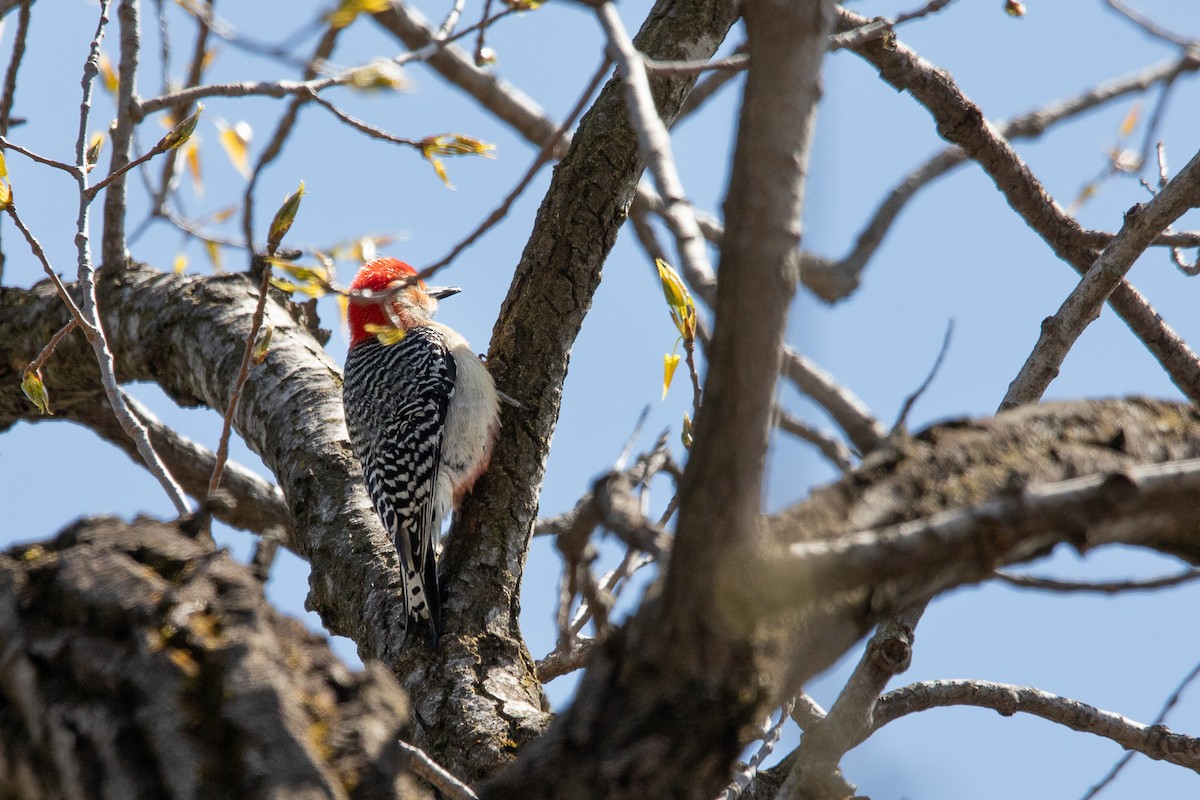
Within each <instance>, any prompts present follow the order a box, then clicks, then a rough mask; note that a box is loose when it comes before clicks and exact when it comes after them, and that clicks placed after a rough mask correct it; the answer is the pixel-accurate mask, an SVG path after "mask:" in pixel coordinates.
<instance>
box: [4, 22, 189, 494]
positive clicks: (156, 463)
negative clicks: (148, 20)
mask: <svg viewBox="0 0 1200 800" xmlns="http://www.w3.org/2000/svg"><path fill="white" fill-rule="evenodd" d="M109 5H110V0H100V19H99V22H98V23H97V25H96V33H95V35H94V36H93V37H92V42H91V47H90V50H89V52H88V58H87V61H86V62H85V64H84V69H83V80H82V81H81V84H82V88H83V101H82V102H81V103H80V112H79V132H78V135H77V137H76V140H75V166H76V169H75V173H74V174H75V180H76V181H77V183H78V185H79V214H78V217H77V218H76V229H75V243H76V249H77V253H78V256H77V258H78V281H79V290H80V294H81V295H82V298H83V302H82V304H81V305H80V306H79V312H80V313H81V314H82V317H83V319H84V321H85V324H81V326H80V327H81V329H82V330H83V333H84V335H85V336H86V337H87V340H88V343H89V344H90V345H91V346H92V351H93V352H94V353H95V355H96V363H97V366H98V367H99V369H100V383H101V385H102V386H103V387H104V393H105V395H106V396H107V397H108V403H109V405H110V406H112V410H113V413H114V414H115V415H116V417H117V419H118V420H119V421H120V423H121V428H122V429H123V430H124V431H125V433H126V434H127V435H128V436H129V437H130V438H131V439H133V440H134V442H136V443H137V449H138V452H139V453H140V454H141V456H142V460H143V461H144V462H145V464H146V468H147V469H148V470H149V471H150V474H151V475H153V476H154V477H155V478H156V479H157V480H158V482H159V484H160V485H161V486H162V487H163V489H164V490H165V491H166V493H167V496H168V497H169V498H170V499H171V502H172V504H173V505H174V506H175V510H176V511H177V512H178V513H179V514H181V515H182V514H187V513H189V511H190V507H189V504H188V500H187V495H186V494H185V493H184V491H183V489H182V487H180V485H179V483H178V482H177V481H176V480H175V479H174V478H173V477H172V476H171V473H170V471H169V470H168V469H167V467H166V465H165V464H164V463H163V461H162V459H161V458H159V456H158V453H156V452H155V450H154V445H153V444H152V443H151V441H150V434H149V433H148V432H147V430H146V428H145V426H144V425H142V424H141V422H139V421H138V419H137V418H136V417H135V416H134V415H133V413H132V412H130V410H129V407H128V406H127V405H126V404H125V397H124V394H123V393H122V392H121V388H120V386H119V385H118V383H117V377H116V364H115V359H114V358H113V354H112V351H111V350H110V349H109V347H108V340H107V339H106V338H105V336H104V329H103V327H102V325H101V322H100V309H99V306H98V303H97V295H96V271H95V268H94V266H93V264H92V251H91V237H90V236H89V234H88V230H89V214H90V207H91V199H90V198H89V197H88V195H87V190H88V184H87V177H88V174H87V155H86V152H87V128H88V116H89V112H90V110H91V104H92V93H93V91H94V89H95V83H96V76H97V75H98V74H99V72H100V69H99V59H100V43H101V41H102V40H103V39H104V29H105V26H106V25H107V23H108V10H109ZM131 5H132V4H131V2H129V1H128V0H126V2H123V3H122V5H121V14H122V29H121V50H122V67H123V70H122V81H126V80H129V81H130V82H132V75H133V69H134V67H135V66H136V61H137V54H136V52H132V51H135V50H136V45H137V42H136V30H132V29H130V26H136V23H137V10H136V9H135V8H131V7H130V6H131ZM131 39H132V43H131V41H130V40H131ZM122 92H123V93H124V92H129V94H128V95H126V94H123V95H122V96H126V97H131V96H132V94H131V92H132V90H131V89H128V88H127V87H125V86H123V87H122ZM120 110H122V111H125V110H127V108H126V107H125V106H120ZM117 130H118V131H120V130H121V126H120V124H118V127H117ZM116 138H117V137H116V136H115V135H114V145H115V144H116V141H115V140H116ZM113 164H114V165H115V166H116V168H117V169H119V168H120V166H121V165H123V159H122V158H121V157H120V156H119V154H117V153H114V154H113ZM109 199H110V200H111V199H112V193H110V194H109ZM9 212H10V216H11V217H12V218H13V220H14V222H15V221H16V220H17V219H18V217H17V215H16V212H15V210H14V209H13V208H12V207H11V206H10V207H9ZM105 212H106V215H107V214H109V213H114V212H119V213H121V214H124V202H123V200H122V201H120V202H117V203H115V204H114V203H112V202H110V203H108V204H106V207H105ZM21 227H22V229H23V232H24V233H25V235H26V239H27V240H29V241H30V242H31V245H32V243H33V242H34V241H35V240H34V239H33V237H32V234H30V233H29V232H28V230H27V229H24V226H21ZM110 233H112V234H113V235H114V236H115V237H116V239H115V240H114V241H117V243H118V244H119V246H120V248H121V251H122V253H123V252H124V234H123V233H122V232H121V229H119V228H114V229H113V230H112V231H108V230H106V238H105V241H106V246H105V249H106V250H107V249H108V244H109V240H108V235H109V234H110ZM39 249H40V248H39ZM43 265H44V266H45V267H46V269H47V270H48V271H50V272H52V271H53V270H50V268H49V263H48V262H46V261H45V260H43ZM57 283H58V284H59V285H61V282H57ZM60 293H61V294H66V292H65V289H63V290H60ZM73 307H74V303H68V308H72V309H73ZM72 313H74V310H73V311H72Z"/></svg>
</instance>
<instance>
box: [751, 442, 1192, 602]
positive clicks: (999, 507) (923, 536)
mask: <svg viewBox="0 0 1200 800" xmlns="http://www.w3.org/2000/svg"><path fill="white" fill-rule="evenodd" d="M1197 508H1200V459H1192V460H1187V461H1176V462H1169V463H1166V464H1153V465H1144V466H1137V467H1130V468H1129V469H1127V470H1123V471H1119V472H1112V473H1109V474H1108V475H1094V476H1090V477H1087V478H1080V479H1077V480H1067V481H1062V482H1060V483H1051V484H1046V485H1042V486H1036V487H1033V488H1031V489H1027V490H1024V491H1022V492H1019V493H1014V494H1011V495H1008V496H1001V497H997V498H995V499H992V500H988V501H985V502H983V503H980V504H979V505H976V506H972V507H969V508H964V509H961V510H958V511H947V512H945V513H943V514H939V515H938V516H936V517H932V518H928V519H922V520H916V521H913V522H907V523H903V524H900V525H896V526H890V527H886V528H882V529H878V530H873V531H866V532H862V533H855V534H850V535H848V536H843V537H840V538H838V539H836V540H829V541H815V542H800V543H796V544H793V545H791V546H790V548H789V551H788V557H787V558H785V559H781V560H776V561H774V562H773V564H774V566H772V567H768V569H770V570H774V569H778V572H774V571H772V572H771V573H770V574H769V575H768V574H766V573H764V575H763V580H762V584H763V586H764V590H763V592H762V597H763V599H764V602H766V603H767V604H768V605H771V604H774V603H785V604H788V605H791V604H796V605H799V606H800V607H805V606H808V605H810V604H811V603H812V602H813V601H814V600H815V598H818V597H820V598H822V602H825V603H829V602H832V601H834V600H835V599H836V598H842V599H846V598H849V597H851V596H861V595H862V593H863V592H865V591H870V593H871V596H872V602H873V603H877V604H880V605H881V606H883V605H892V604H897V603H904V602H906V601H908V602H916V601H919V600H920V599H922V598H927V597H931V596H933V594H936V593H938V592H940V591H944V590H945V589H946V588H948V587H950V586H954V585H958V584H960V583H964V582H976V581H980V580H984V579H985V578H987V577H989V576H990V574H991V571H992V565H996V564H1005V563H1013V562H1016V561H1021V560H1023V559H1026V558H1029V557H1031V556H1033V555H1034V554H1036V553H1039V552H1041V551H1043V550H1044V549H1045V548H1046V547H1048V546H1050V545H1052V544H1054V543H1057V542H1059V541H1063V540H1065V539H1067V538H1068V537H1071V538H1072V540H1073V541H1075V542H1077V543H1078V544H1079V546H1081V547H1082V546H1087V547H1094V546H1097V545H1100V544H1106V543H1114V542H1120V543H1124V544H1147V543H1151V542H1158V543H1159V545H1158V546H1161V543H1162V542H1163V541H1172V542H1175V543H1177V546H1180V547H1182V546H1183V538H1182V536H1183V531H1184V530H1185V529H1186V528H1187V526H1188V525H1189V524H1190V523H1189V522H1187V520H1191V519H1194V516H1192V515H1194V514H1195V513H1196V510H1197ZM1149 517H1152V518H1153V520H1152V521H1149V520H1148V518H1149ZM950 553H959V554H961V555H960V557H959V558H957V559H952V558H948V555H947V554H950ZM918 575H920V576H921V579H920V580H919V581H918V583H919V584H920V589H917V588H916V583H912V584H910V585H907V586H906V585H905V584H906V583H907V582H908V581H910V580H912V579H915V578H916V576H918ZM901 576H908V577H907V578H902V577H901ZM913 590H916V591H917V594H913ZM768 598H772V599H768ZM785 598H786V599H785Z"/></svg>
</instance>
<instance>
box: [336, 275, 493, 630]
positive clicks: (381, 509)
mask: <svg viewBox="0 0 1200 800" xmlns="http://www.w3.org/2000/svg"><path fill="white" fill-rule="evenodd" d="M415 275H416V271H415V270H414V269H413V268H412V267H410V266H409V265H408V264H405V263H404V262H403V261H398V260H397V259H394V258H379V259H376V260H374V261H371V262H368V263H367V264H365V265H364V266H363V267H362V269H360V270H359V272H358V274H357V275H356V276H355V277H354V280H353V281H352V282H351V284H350V289H351V290H364V289H365V290H370V292H371V293H372V294H375V295H379V294H380V293H384V294H386V293H389V292H391V293H392V294H391V296H390V297H389V298H387V299H386V300H384V301H382V302H379V301H378V297H377V302H373V303H372V302H369V299H367V298H359V299H358V300H357V301H356V300H354V299H352V301H351V303H350V307H349V310H348V314H347V316H348V317H349V322H350V353H349V355H348V356H347V357H346V369H345V371H344V382H343V384H342V401H343V403H344V405H345V407H346V427H347V428H349V431H350V444H351V445H352V446H353V448H354V453H355V455H357V456H358V460H359V461H360V462H361V463H362V470H363V479H364V481H365V482H366V485H367V493H368V494H369V495H370V496H371V501H372V502H373V503H374V505H375V511H376V512H377V513H378V514H379V518H380V519H381V520H382V521H383V526H384V528H386V529H387V531H388V533H389V534H391V537H392V541H393V543H395V545H396V552H397V554H398V555H399V558H400V573H401V575H403V576H404V611H405V616H406V620H405V635H406V636H407V632H408V625H409V623H410V621H411V620H412V619H413V618H416V619H417V620H426V621H428V623H429V628H430V638H431V641H432V643H433V645H434V646H435V647H436V646H437V640H438V636H439V635H440V634H441V630H442V616H441V611H442V597H441V594H440V590H439V588H438V576H437V549H438V548H437V541H438V537H439V535H440V533H441V526H442V520H443V519H444V518H445V517H446V515H447V514H448V513H449V512H450V511H452V510H454V509H456V508H457V507H458V503H459V501H460V500H461V499H462V497H463V495H464V494H466V493H467V491H469V490H470V488H471V486H472V485H473V484H474V483H475V480H476V479H477V478H478V477H479V476H480V474H482V473H483V471H484V470H485V469H486V468H487V464H488V459H489V458H490V456H491V452H492V445H493V444H494V442H495V438H496V430H497V428H498V426H499V402H498V396H497V394H496V387H495V384H494V382H493V381H492V376H491V375H490V374H489V373H488V371H487V368H486V367H484V365H483V363H482V362H480V360H479V358H478V357H477V356H476V355H475V354H474V353H473V352H472V351H471V347H470V345H468V344H467V340H466V339H464V338H463V337H462V336H461V335H460V334H459V333H457V332H456V331H454V330H453V329H451V328H449V327H447V326H446V325H443V324H441V323H440V322H435V321H434V320H433V315H434V313H435V312H436V311H437V301H438V300H440V299H442V298H445V297H449V296H450V295H453V294H457V293H458V292H459V291H460V290H459V289H458V288H457V287H446V288H440V287H439V288H434V287H427V286H426V285H425V283H424V282H423V281H420V280H417V279H416V278H415V277H414V276H415ZM384 303H386V304H387V305H388V306H389V309H388V310H385V309H384ZM368 326H372V328H371V329H368ZM373 326H379V327H378V328H375V327H373ZM389 328H396V329H398V331H399V332H400V333H401V334H402V336H403V338H401V339H400V340H399V341H395V342H394V343H389V344H385V343H384V342H383V341H381V340H380V337H377V336H376V335H375V333H376V332H378V331H380V330H387V329H389Z"/></svg>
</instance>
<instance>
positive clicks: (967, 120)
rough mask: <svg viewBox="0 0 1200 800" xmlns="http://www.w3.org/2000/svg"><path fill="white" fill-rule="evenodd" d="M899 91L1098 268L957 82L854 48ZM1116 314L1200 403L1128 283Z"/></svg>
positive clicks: (1063, 249) (1026, 214)
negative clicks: (905, 93) (921, 106)
mask: <svg viewBox="0 0 1200 800" xmlns="http://www.w3.org/2000/svg"><path fill="white" fill-rule="evenodd" d="M839 14H840V18H839V25H840V26H842V27H843V28H851V27H856V26H858V25H861V24H863V22H864V21H865V20H864V18H863V17H862V16H860V15H858V14H854V13H853V12H850V11H847V10H846V9H844V8H843V9H841V10H840V11H839ZM855 52H856V53H857V54H858V55H860V56H862V57H863V58H865V59H866V60H868V61H869V62H871V64H872V65H874V66H875V67H876V68H877V69H878V70H879V72H880V75H881V76H882V77H883V79H884V80H886V81H887V82H888V83H889V84H891V85H892V86H894V87H896V88H897V89H901V90H907V91H908V92H909V93H910V94H911V95H912V96H913V97H914V98H915V99H916V100H917V101H918V102H920V103H921V104H922V105H923V106H925V108H926V109H927V110H928V111H929V112H930V113H931V114H932V115H933V117H934V119H935V120H936V121H937V123H938V133H939V134H940V135H942V136H943V137H944V138H945V139H946V140H947V141H949V142H951V143H953V144H956V145H958V146H959V147H961V148H962V149H963V151H964V152H966V153H967V154H968V155H969V156H970V157H971V158H972V159H973V160H975V161H976V162H977V163H978V164H979V165H980V166H981V167H982V168H983V169H984V170H985V171H986V172H987V173H988V175H989V176H990V177H991V178H992V180H993V181H994V182H995V183H996V187H997V188H998V189H999V190H1000V191H1001V193H1002V194H1003V195H1004V198H1005V200H1006V201H1007V202H1008V204H1009V206H1011V207H1012V209H1013V210H1014V211H1016V212H1017V214H1019V215H1020V216H1021V218H1022V219H1023V220H1024V221H1025V222H1026V223H1027V224H1028V225H1029V226H1030V227H1031V228H1032V229H1033V230H1034V231H1036V232H1037V233H1038V235H1039V236H1041V237H1042V238H1043V239H1044V240H1045V242H1046V243H1047V244H1048V245H1049V246H1050V247H1051V249H1053V251H1054V252H1055V254H1057V255H1058V256H1059V257H1060V258H1061V259H1063V260H1064V261H1066V262H1067V263H1068V264H1070V265H1071V266H1072V267H1074V268H1075V269H1076V270H1077V271H1079V272H1080V273H1084V272H1086V271H1087V270H1088V269H1090V268H1091V266H1092V264H1093V262H1095V260H1096V257H1097V255H1098V254H1097V253H1096V251H1095V250H1094V249H1093V248H1092V247H1091V246H1090V245H1089V244H1087V243H1086V237H1085V236H1084V235H1083V231H1082V229H1081V228H1080V226H1079V223H1077V222H1076V221H1075V220H1074V219H1073V218H1072V217H1070V216H1069V215H1067V214H1066V213H1064V212H1063V210H1062V209H1061V208H1060V207H1059V206H1058V204H1057V203H1055V202H1054V200H1053V199H1052V198H1051V197H1050V195H1049V194H1048V193H1047V192H1046V190H1045V188H1044V187H1043V186H1042V185H1041V183H1039V182H1038V180H1037V178H1035V177H1034V175H1033V173H1032V172H1030V170H1029V168H1028V167H1027V166H1026V165H1025V163H1024V162H1023V161H1022V160H1021V159H1020V157H1018V156H1017V154H1016V153H1015V152H1014V151H1013V149H1012V147H1011V146H1010V145H1009V143H1008V142H1007V141H1006V140H1005V139H1004V138H1003V137H1001V136H1000V135H999V134H998V133H997V132H996V130H995V128H993V127H992V126H991V125H989V124H988V122H987V120H986V119H985V118H984V116H983V112H982V111H980V109H979V108H978V106H976V105H975V104H974V103H972V102H971V101H970V100H969V99H968V98H967V97H966V95H964V94H963V93H962V92H961V91H960V90H959V88H958V87H957V86H956V85H955V84H954V83H953V81H952V80H950V78H949V76H948V74H947V73H946V72H945V71H943V70H939V69H937V68H936V67H934V66H933V65H932V64H930V63H928V62H926V61H925V60H924V59H922V58H920V57H919V56H918V55H917V54H916V53H914V52H913V51H912V50H910V49H909V48H908V47H906V46H905V45H903V44H902V43H900V42H898V41H897V42H893V43H891V44H890V45H889V46H887V47H884V46H882V45H881V44H879V43H878V42H871V43H868V44H866V45H863V46H862V47H858V48H855ZM1109 302H1110V303H1111V305H1112V307H1113V308H1114V310H1116V312H1117V313H1118V314H1119V315H1120V317H1121V318H1122V319H1123V320H1124V321H1125V322H1126V324H1128V325H1129V327H1130V328H1131V329H1132V330H1133V331H1134V333H1135V334H1136V335H1137V336H1138V337H1139V338H1140V339H1141V340H1142V342H1143V343H1144V344H1145V345H1146V347H1147V348H1148V349H1149V350H1150V352H1151V353H1152V354H1153V355H1154V357H1155V358H1156V359H1158V361H1159V363H1160V364H1162V366H1163V369H1164V370H1165V371H1166V372H1167V374H1168V375H1169V376H1170V377H1171V380H1172V381H1173V382H1174V383H1175V385H1176V386H1178V387H1179V388H1180V390H1181V391H1183V393H1184V394H1185V395H1187V396H1188V397H1189V398H1191V399H1192V400H1193V401H1196V402H1200V359H1198V358H1197V357H1196V355H1195V353H1193V352H1192V350H1191V349H1190V348H1189V347H1188V346H1187V344H1186V343H1185V342H1184V341H1183V340H1182V339H1181V338H1180V337H1179V335H1178V334H1177V333H1175V331H1174V330H1172V329H1171V328H1170V327H1169V326H1168V325H1167V324H1166V323H1165V322H1164V321H1163V320H1162V318H1161V317H1160V316H1159V315H1158V314H1157V312H1155V310H1154V309H1153V308H1152V307H1151V306H1150V304H1149V303H1147V302H1146V300H1145V298H1143V297H1142V296H1141V295H1140V294H1138V292H1137V291H1136V290H1135V289H1134V288H1133V287H1132V286H1130V285H1129V284H1128V283H1126V282H1124V281H1121V282H1119V283H1118V285H1117V287H1116V289H1114V290H1113V292H1112V295H1111V297H1110V299H1109Z"/></svg>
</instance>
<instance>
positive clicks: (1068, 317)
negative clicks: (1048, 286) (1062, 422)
mask: <svg viewBox="0 0 1200 800" xmlns="http://www.w3.org/2000/svg"><path fill="white" fill-rule="evenodd" d="M1197 205H1200V153H1197V154H1196V155H1195V156H1193V157H1192V160H1191V161H1189V162H1188V163H1187V166H1185V167H1184V168H1183V170H1182V171H1181V172H1180V173H1179V174H1178V175H1176V176H1175V177H1174V178H1172V179H1171V181H1170V182H1168V183H1167V185H1166V186H1164V187H1163V188H1162V190H1161V191H1159V192H1158V194H1156V195H1155V196H1154V199H1153V200H1151V201H1150V202H1149V203H1146V204H1145V205H1135V206H1134V207H1133V208H1131V209H1129V210H1128V211H1126V212H1125V224H1124V225H1122V226H1121V230H1120V231H1118V232H1117V235H1116V236H1115V237H1113V240H1112V241H1111V242H1109V243H1108V246H1107V247H1105V248H1104V250H1103V251H1101V253H1100V255H1099V256H1098V257H1097V258H1096V261H1095V263H1094V264H1092V266H1091V268H1090V269H1089V270H1088V271H1087V274H1085V275H1084V277H1083V280H1081V281H1080V282H1079V283H1078V284H1077V285H1076V286H1075V288H1074V289H1073V290H1072V291H1071V293H1070V294H1069V295H1068V296H1067V299H1066V300H1064V301H1063V304H1062V306H1061V307H1060V308H1059V310H1058V312H1057V313H1056V314H1055V315H1054V316H1052V317H1047V318H1046V319H1045V320H1043V321H1042V333H1041V336H1040V337H1039V338H1038V342H1037V344H1036V345H1035V346H1034V348H1033V352H1032V353H1030V354H1029V358H1027V359H1026V361H1025V364H1024V365H1023V366H1022V367H1021V371H1020V372H1019V373H1018V374H1017V377H1016V378H1015V379H1013V382H1012V384H1011V385H1010V386H1009V387H1008V393H1007V394H1005V396H1004V400H1003V401H1002V402H1001V403H1000V408H1002V409H1005V408H1012V407H1014V406H1017V405H1021V404H1022V403H1035V402H1037V401H1038V400H1039V399H1040V398H1041V396H1042V394H1043V393H1044V392H1045V391H1046V387H1047V386H1049V385H1050V381H1052V380H1054V378H1055V377H1056V376H1057V375H1058V368H1059V367H1060V366H1061V365H1062V362H1063V359H1065V358H1066V356H1067V352H1068V351H1069V350H1070V349H1071V347H1073V346H1074V344H1075V342H1076V341H1077V340H1078V339H1079V337H1080V335H1081V334H1082V333H1083V331H1084V329H1085V328H1086V327H1087V326H1088V325H1090V324H1091V323H1092V321H1093V320H1095V319H1096V318H1097V317H1098V316H1100V308H1101V307H1102V306H1103V305H1104V301H1105V300H1107V299H1108V298H1109V296H1111V295H1112V292H1113V290H1114V289H1116V287H1117V285H1118V284H1119V283H1121V281H1123V280H1124V278H1125V274H1126V273H1127V272H1128V271H1129V269H1130V268H1131V267H1132V266H1133V262H1134V261H1136V260H1137V258H1138V256H1140V255H1141V254H1142V253H1143V252H1144V251H1145V249H1146V248H1147V247H1149V246H1150V242H1151V241H1152V240H1153V239H1154V237H1155V236H1157V235H1158V234H1159V233H1160V232H1161V231H1163V230H1165V229H1167V228H1169V227H1170V226H1171V224H1172V223H1173V222H1174V221H1175V220H1177V219H1179V217H1181V216H1183V214H1184V212H1186V211H1188V210H1189V209H1191V208H1194V207H1196V206H1197Z"/></svg>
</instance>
